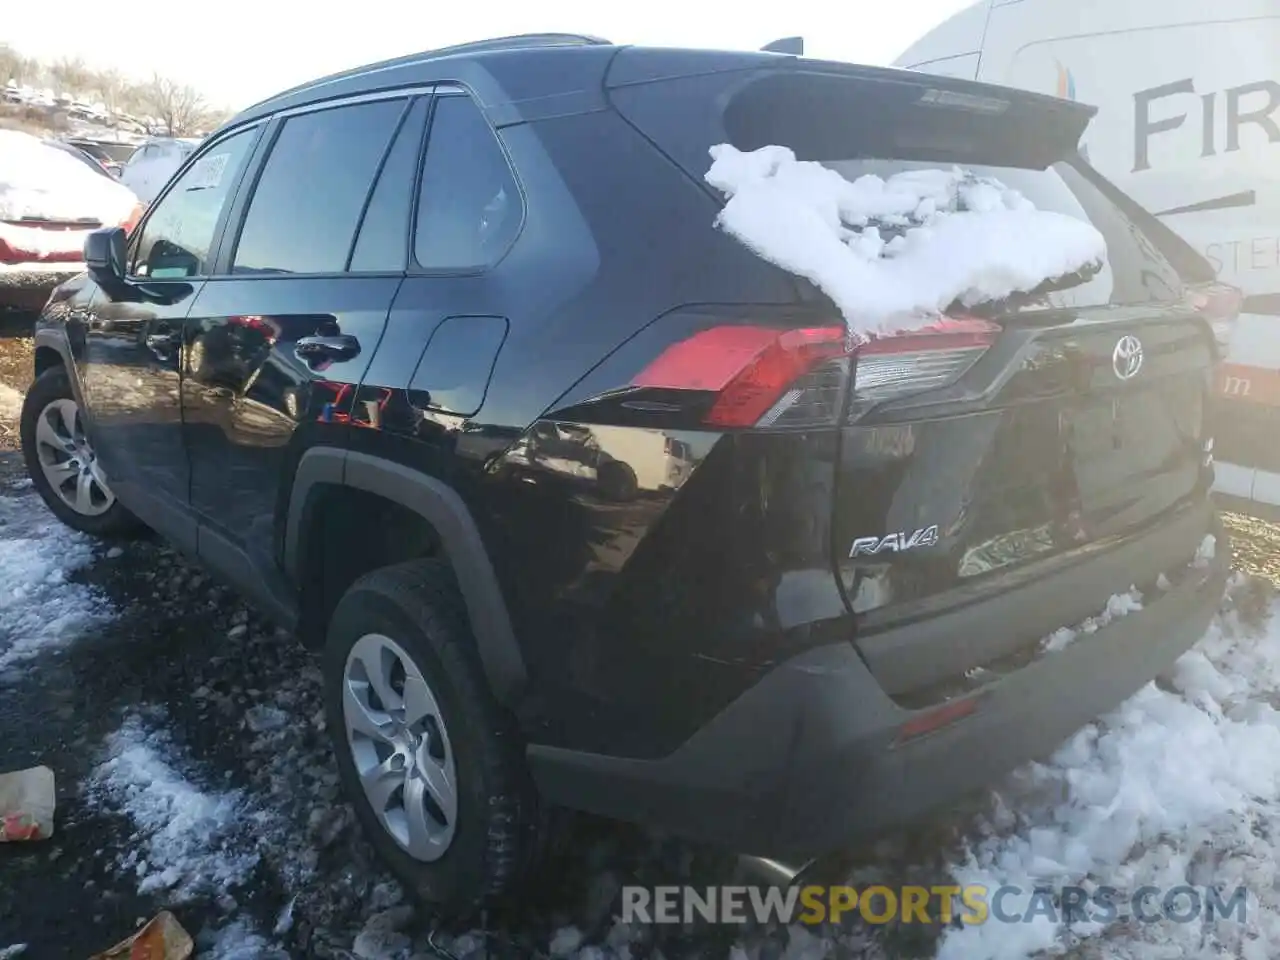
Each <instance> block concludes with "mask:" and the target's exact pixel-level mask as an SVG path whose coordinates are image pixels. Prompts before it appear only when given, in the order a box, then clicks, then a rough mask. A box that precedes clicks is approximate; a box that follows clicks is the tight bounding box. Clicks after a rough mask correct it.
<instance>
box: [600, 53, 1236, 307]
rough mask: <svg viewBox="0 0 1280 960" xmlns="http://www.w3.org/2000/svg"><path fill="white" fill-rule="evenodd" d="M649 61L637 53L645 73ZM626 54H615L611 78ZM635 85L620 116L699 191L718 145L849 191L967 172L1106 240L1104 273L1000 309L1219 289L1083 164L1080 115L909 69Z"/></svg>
mask: <svg viewBox="0 0 1280 960" xmlns="http://www.w3.org/2000/svg"><path fill="white" fill-rule="evenodd" d="M644 56H645V54H644V53H643V51H638V52H635V53H633V54H631V58H632V60H633V61H635V63H637V64H638V63H640V61H641V60H642V59H643V57H644ZM626 57H627V54H626V53H625V52H624V53H623V54H620V55H619V57H618V59H617V61H615V67H614V68H613V69H614V70H618V69H619V68H618V64H619V63H622V62H623V61H624V60H625V59H626ZM624 65H625V64H624ZM775 66H776V69H774V67H775ZM635 69H639V67H636V68H635ZM652 72H654V73H661V71H658V70H657V69H656V68H655V69H654V70H653V71H652ZM630 79H631V77H630V75H627V74H625V71H624V74H623V76H621V78H620V80H619V83H620V84H621V85H619V86H617V87H615V88H613V89H611V91H610V96H611V99H612V100H613V102H614V104H615V106H616V107H617V108H618V109H619V110H620V111H621V112H622V113H623V114H624V115H625V116H626V117H627V118H628V119H629V120H630V121H631V122H632V123H634V124H635V125H636V126H637V127H639V128H640V129H641V130H642V131H643V132H644V134H645V135H646V136H647V137H649V138H650V139H651V141H652V142H653V143H655V144H656V145H658V146H659V148H660V149H662V150H663V152H664V153H666V154H667V156H669V157H670V158H671V159H673V160H674V161H675V162H676V163H677V164H679V165H680V166H681V167H682V168H683V169H684V170H685V171H686V172H687V173H688V174H689V176H690V177H692V178H693V179H695V180H697V181H698V182H700V183H703V185H704V186H705V182H704V180H703V178H704V175H705V174H706V172H707V170H708V168H709V167H710V163H711V161H710V157H709V155H708V150H709V148H711V147H712V146H714V145H716V144H720V143H729V144H732V145H733V146H734V147H736V148H737V149H739V150H742V151H751V150H755V149H758V148H760V147H763V146H767V145H775V144H776V145H778V146H783V147H788V148H790V149H791V150H792V151H793V152H794V153H795V155H796V157H797V159H799V160H809V161H818V162H820V163H823V164H825V165H826V166H828V167H830V168H832V169H834V170H836V171H838V172H839V173H841V174H842V175H843V176H845V177H846V178H848V179H850V180H854V179H857V178H858V177H859V176H862V175H863V174H867V173H875V174H878V175H880V176H882V177H888V176H892V175H893V174H894V173H900V172H904V171H908V170H920V169H939V168H941V169H944V170H947V169H951V168H952V167H953V166H959V167H960V168H962V169H963V170H967V171H970V172H972V173H974V174H976V175H978V176H980V177H992V178H995V179H996V180H999V181H1001V182H1002V183H1004V184H1005V185H1006V186H1008V187H1010V188H1012V189H1014V190H1017V191H1019V192H1020V193H1022V194H1023V195H1024V196H1025V197H1026V198H1027V199H1028V200H1030V201H1031V202H1032V203H1033V204H1035V205H1036V207H1038V208H1040V209H1042V210H1050V211H1057V212H1060V213H1064V214H1066V215H1068V216H1072V217H1078V218H1080V219H1082V220H1086V221H1088V222H1090V223H1092V224H1093V225H1094V227H1096V228H1097V229H1098V231H1099V232H1100V233H1101V234H1102V235H1103V237H1104V238H1105V240H1106V243H1107V252H1108V263H1107V265H1106V266H1105V267H1104V269H1103V270H1101V271H1100V272H1097V273H1095V274H1093V275H1092V276H1089V277H1083V276H1077V277H1073V278H1064V280H1063V281H1062V282H1059V283H1056V284H1055V286H1056V288H1057V289H1055V290H1053V291H1052V292H1050V293H1048V294H1047V295H1046V296H1043V297H1040V298H1038V299H1037V300H1032V299H1031V298H1029V297H1028V298H1023V301H1024V302H1022V303H1020V304H1019V303H1012V302H1010V303H1004V304H992V305H990V308H991V309H992V310H998V311H1000V312H1009V311H1013V310H1024V309H1034V308H1043V307H1044V306H1046V302H1045V301H1046V300H1047V301H1048V304H1047V305H1048V306H1051V307H1065V308H1071V307H1087V306H1099V305H1104V304H1141V303H1147V302H1150V301H1153V300H1169V299H1174V298H1177V297H1179V295H1180V293H1181V289H1182V285H1183V283H1192V282H1200V281H1205V280H1212V279H1213V271H1212V269H1211V268H1210V267H1209V264H1208V262H1207V261H1205V260H1204V258H1203V257H1201V256H1199V254H1197V253H1196V252H1195V251H1194V250H1193V249H1192V248H1191V247H1189V246H1188V245H1187V244H1186V243H1185V242H1184V241H1182V240H1181V239H1180V238H1178V237H1177V236H1176V235H1175V234H1174V233H1173V232H1172V231H1170V230H1169V228H1168V227H1166V226H1165V225H1164V224H1162V223H1161V222H1160V221H1158V220H1157V219H1156V218H1155V217H1153V216H1151V214H1149V213H1147V212H1146V211H1144V210H1142V209H1141V208H1140V207H1139V206H1138V205H1137V204H1136V203H1134V201H1133V200H1132V199H1131V198H1129V197H1127V196H1126V195H1125V194H1123V193H1122V192H1120V191H1119V190H1117V189H1116V187H1115V186H1114V185H1113V184H1111V183H1110V182H1109V181H1107V180H1106V179H1105V178H1103V177H1102V176H1101V175H1100V174H1099V173H1098V172H1097V171H1096V170H1094V169H1093V168H1092V167H1091V166H1089V164H1088V163H1087V161H1085V160H1084V159H1083V158H1081V157H1080V156H1079V155H1078V153H1077V145H1078V142H1079V138H1080V135H1081V133H1082V132H1083V130H1084V129H1085V128H1086V126H1087V124H1088V122H1089V116H1088V114H1087V113H1083V112H1081V110H1080V108H1078V107H1076V106H1074V105H1067V104H1063V103H1062V102H1060V101H1056V100H1052V99H1048V98H1042V97H1036V96H1034V95H1030V94H1024V93H1021V92H1017V91H1012V90H1005V89H1003V88H999V89H997V88H993V87H985V86H981V85H975V84H962V83H958V82H956V81H949V80H945V79H942V78H937V77H926V76H922V75H919V74H912V73H909V72H898V71H887V72H886V71H879V72H877V71H875V70H872V69H870V68H859V67H853V66H849V65H845V64H821V63H813V64H803V63H800V62H798V61H797V62H795V63H792V62H788V63H786V64H781V65H773V66H771V67H770V69H761V70H758V71H743V72H736V71H728V72H725V73H716V72H712V71H710V70H709V71H708V72H706V73H698V74H692V73H691V74H689V75H686V76H666V77H663V79H660V80H654V81H652V82H646V83H627V84H623V83H622V81H624V80H628V81H629V80H630ZM935 85H936V88H935ZM846 158H848V159H846ZM874 158H896V159H874ZM713 192H714V191H713ZM716 196H717V199H722V198H721V197H720V195H719V194H718V193H717V194H716ZM891 232H892V230H891V228H889V229H882V230H881V234H882V235H888V234H889V233H891ZM802 287H803V284H802ZM815 289H816V288H815Z"/></svg>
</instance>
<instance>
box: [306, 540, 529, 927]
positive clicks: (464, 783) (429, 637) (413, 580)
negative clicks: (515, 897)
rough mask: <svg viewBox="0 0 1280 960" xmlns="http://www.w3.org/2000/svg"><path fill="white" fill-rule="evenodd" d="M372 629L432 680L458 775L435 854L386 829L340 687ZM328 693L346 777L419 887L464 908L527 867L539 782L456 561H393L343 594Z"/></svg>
mask: <svg viewBox="0 0 1280 960" xmlns="http://www.w3.org/2000/svg"><path fill="white" fill-rule="evenodd" d="M370 633H381V634H383V635H385V636H387V637H390V638H392V639H393V640H394V641H395V642H396V643H397V644H398V645H399V646H400V647H401V648H402V649H403V650H404V651H405V652H406V653H407V654H408V655H409V657H410V658H411V659H412V660H413V662H414V665H415V666H416V667H417V668H418V669H419V670H420V671H421V673H422V676H423V678H424V679H425V680H426V681H427V684H428V686H429V687H430V688H431V690H432V691H433V692H434V694H435V697H436V701H437V703H438V704H439V707H440V716H441V719H442V720H443V721H444V724H445V726H446V728H447V729H448V736H449V741H450V744H451V747H452V750H453V754H454V762H455V766H456V778H457V794H458V809H457V817H456V828H455V833H454V836H453V839H452V842H451V843H450V845H449V847H448V848H447V849H446V850H445V852H444V854H443V855H442V856H440V858H439V859H437V860H434V861H431V862H425V861H422V860H417V859H415V858H413V857H411V856H410V855H409V854H408V852H407V851H405V850H404V849H402V848H401V847H400V845H399V844H398V843H396V841H395V840H394V839H393V838H392V837H391V836H390V835H389V834H388V833H387V832H386V830H385V829H384V827H383V826H382V824H381V822H380V821H379V819H378V817H377V815H376V814H375V813H374V811H373V809H372V807H371V806H370V804H369V802H368V800H367V799H366V797H365V795H364V791H363V789H362V787H361V785H360V781H359V778H358V775H357V773H356V767H355V762H354V760H353V759H352V756H351V749H350V746H349V744H348V742H347V735H346V725H345V720H344V717H343V711H342V689H343V683H344V671H345V668H346V662H347V657H348V655H349V653H350V652H351V649H352V647H353V645H354V644H355V643H356V641H357V640H358V639H359V638H360V637H362V636H364V635H366V634H370ZM323 659H324V678H325V679H324V698H325V710H326V714H327V719H328V726H329V732H330V736H331V738H332V740H333V746H334V753H335V754H336V757H337V762H338V774H339V776H340V778H341V781H342V785H343V788H344V790H345V792H346V795H347V797H348V799H349V800H350V801H351V804H352V806H353V807H354V808H355V811H356V816H357V819H358V820H359V821H360V825H361V827H362V828H363V830H364V832H365V835H366V836H367V837H368V839H369V841H370V842H371V843H372V844H373V846H374V847H375V848H376V850H377V851H378V853H379V854H380V855H381V857H382V859H383V861H384V862H385V863H386V864H387V866H388V867H389V868H390V869H391V871H392V872H393V873H394V874H395V875H396V877H397V878H398V879H399V880H400V881H401V882H402V883H403V884H405V886H406V887H407V888H409V889H410V890H412V891H413V892H414V893H415V894H416V895H417V897H418V898H419V899H421V900H422V901H424V902H425V903H427V904H430V905H432V906H433V907H435V908H436V910H437V911H438V912H439V913H441V914H442V915H444V916H447V917H451V918H458V919H461V918H466V917H468V916H470V915H471V914H473V913H474V912H475V911H476V910H477V909H478V908H480V907H482V906H484V905H485V904H488V903H492V902H494V901H497V900H500V899H501V898H502V897H503V895H504V894H507V893H509V892H511V891H512V890H513V889H514V887H515V886H516V885H517V883H518V882H519V881H520V880H522V879H524V878H525V877H526V876H528V875H529V873H530V872H531V869H532V868H533V867H534V865H535V864H536V862H537V861H538V860H539V859H540V849H541V846H542V840H543V837H544V830H543V826H542V817H541V814H540V811H539V807H538V803H537V798H536V794H535V792H534V789H533V785H532V781H531V780H530V778H529V775H528V771H527V768H526V765H525V761H524V752H523V749H522V748H521V741H520V737H519V736H518V735H517V732H516V729H515V726H514V722H513V720H512V718H511V717H510V716H509V715H508V714H507V713H506V712H505V711H504V710H503V709H502V708H501V707H500V706H499V705H498V703H497V702H496V701H495V700H494V698H493V695H492V693H491V691H490V690H489V685H488V682H487V680H486V679H485V676H484V672H483V669H482V667H481V665H480V660H479V656H478V654H477V651H476V646H475V641H474V639H473V638H472V634H471V629H470V626H469V625H468V622H467V616H466V610H465V607H464V605H463V601H462V597H461V596H460V595H459V592H458V588H457V585H456V581H455V579H454V576H453V571H452V569H451V568H450V567H449V565H448V564H447V563H444V562H441V561H438V560H415V561H410V562H407V563H402V564H397V565H395V566H392V567H385V568H383V569H381V570H376V571H374V572H373V573H370V574H367V575H365V576H364V577H362V578H361V579H359V580H357V581H356V582H355V583H354V584H352V586H351V587H350V589H348V590H347V592H346V593H345V594H344V595H343V597H342V599H341V600H340V601H339V602H338V606H337V608H336V609H335V611H334V614H333V617H332V619H331V620H330V623H329V629H328V636H327V639H326V642H325V649H324V658H323Z"/></svg>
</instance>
